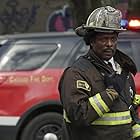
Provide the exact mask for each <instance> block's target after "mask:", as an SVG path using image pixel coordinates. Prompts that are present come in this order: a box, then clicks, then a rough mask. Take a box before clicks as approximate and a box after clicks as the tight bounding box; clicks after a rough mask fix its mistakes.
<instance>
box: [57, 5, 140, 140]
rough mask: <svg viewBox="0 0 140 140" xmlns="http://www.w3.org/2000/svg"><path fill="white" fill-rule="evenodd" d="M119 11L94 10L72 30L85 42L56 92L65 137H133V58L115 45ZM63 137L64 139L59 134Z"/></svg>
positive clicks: (137, 129) (137, 131)
mask: <svg viewBox="0 0 140 140" xmlns="http://www.w3.org/2000/svg"><path fill="white" fill-rule="evenodd" d="M121 17H122V14H121V12H120V11H119V10H117V9H115V8H113V7H111V6H106V7H100V8H97V9H95V10H94V11H93V12H92V13H91V14H90V15H89V17H88V19H87V22H86V24H85V25H82V26H80V27H78V28H76V30H75V32H76V33H77V34H78V35H79V36H82V37H83V39H84V41H85V43H86V44H87V45H90V49H89V51H88V53H87V54H86V55H84V56H81V57H79V58H78V59H77V60H76V61H75V62H74V64H72V66H70V67H68V68H67V69H65V71H64V73H63V75H62V77H61V80H60V83H59V92H60V98H61V102H62V105H63V109H64V113H63V114H64V123H65V125H64V127H65V128H66V130H67V133H68V137H69V140H136V139H137V140H138V139H139V136H140V125H139V124H140V123H139V120H138V118H137V113H136V111H135V110H136V109H137V106H138V105H139V103H140V99H139V96H138V95H136V90H135V84H134V80H133V76H135V74H136V72H137V69H136V65H135V63H134V62H133V61H132V59H131V58H130V57H129V56H127V55H126V54H124V53H123V52H121V51H120V50H118V49H117V39H118V34H119V33H120V32H123V31H125V29H122V28H121V26H120V21H121ZM63 139H64V140H67V139H68V138H66V137H65V136H63Z"/></svg>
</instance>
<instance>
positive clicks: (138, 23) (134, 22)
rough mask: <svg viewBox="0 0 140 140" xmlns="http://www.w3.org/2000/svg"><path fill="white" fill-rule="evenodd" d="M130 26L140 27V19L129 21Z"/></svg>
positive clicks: (133, 27) (132, 27)
mask: <svg viewBox="0 0 140 140" xmlns="http://www.w3.org/2000/svg"><path fill="white" fill-rule="evenodd" d="M128 28H131V29H140V19H131V20H130V21H129V23H128Z"/></svg>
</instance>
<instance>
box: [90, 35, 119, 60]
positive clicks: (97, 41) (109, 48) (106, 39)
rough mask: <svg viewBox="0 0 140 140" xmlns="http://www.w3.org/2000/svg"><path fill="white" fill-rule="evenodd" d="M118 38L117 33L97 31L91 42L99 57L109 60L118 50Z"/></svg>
mask: <svg viewBox="0 0 140 140" xmlns="http://www.w3.org/2000/svg"><path fill="white" fill-rule="evenodd" d="M117 39H118V35H117V33H97V35H96V36H95V38H93V39H91V43H90V44H91V47H92V49H93V51H94V52H95V53H96V55H97V56H98V57H100V58H101V59H103V60H109V59H110V58H111V57H112V56H113V55H114V54H115V52H116V46H117Z"/></svg>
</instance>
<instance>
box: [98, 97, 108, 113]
mask: <svg viewBox="0 0 140 140" xmlns="http://www.w3.org/2000/svg"><path fill="white" fill-rule="evenodd" d="M96 96H97V99H98V100H99V101H100V103H101V105H102V107H103V108H104V110H105V111H106V112H108V111H109V110H110V109H109V108H108V106H107V105H106V103H105V102H104V101H103V100H102V97H101V95H100V94H97V95H96Z"/></svg>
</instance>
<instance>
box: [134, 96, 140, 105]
mask: <svg viewBox="0 0 140 140" xmlns="http://www.w3.org/2000/svg"><path fill="white" fill-rule="evenodd" d="M133 103H134V104H135V105H139V104H140V95H138V94H135V97H134V100H133Z"/></svg>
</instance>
